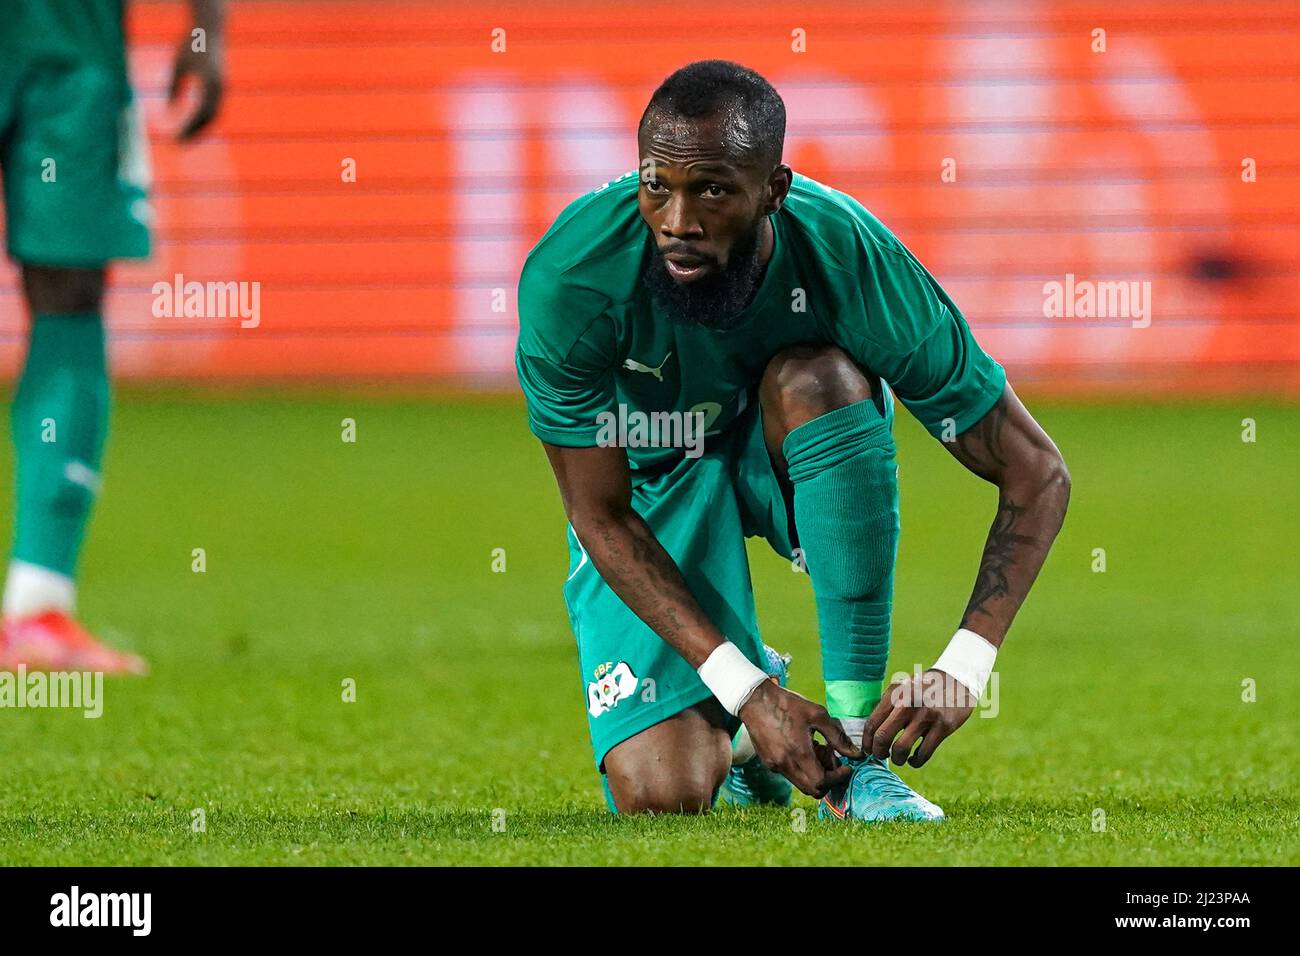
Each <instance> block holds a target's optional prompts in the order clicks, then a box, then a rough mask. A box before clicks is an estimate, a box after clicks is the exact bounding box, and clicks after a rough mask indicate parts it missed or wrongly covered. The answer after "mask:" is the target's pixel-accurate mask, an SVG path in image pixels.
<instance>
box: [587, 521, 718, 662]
mask: <svg viewBox="0 0 1300 956" xmlns="http://www.w3.org/2000/svg"><path fill="white" fill-rule="evenodd" d="M584 533H585V534H587V537H589V538H591V540H590V541H589V542H584V543H585V545H586V547H587V552H588V554H589V555H590V557H591V561H592V563H593V564H594V565H595V566H596V569H597V570H598V571H599V572H600V574H601V577H603V578H604V579H605V581H606V582H607V583H608V584H609V585H610V587H611V588H613V589H614V591H615V593H617V594H618V595H619V597H621V598H622V599H623V603H624V604H626V605H627V606H628V607H629V608H631V609H632V611H633V612H634V613H635V614H636V615H637V616H638V617H639V618H641V620H643V621H645V623H646V624H647V625H649V626H650V627H651V628H652V629H653V630H654V631H655V632H656V633H657V634H659V636H661V637H662V638H663V639H664V640H665V641H667V642H668V643H669V644H670V645H671V646H672V647H674V648H676V649H677V650H678V652H679V653H681V654H682V656H683V657H685V658H686V659H687V661H688V662H690V663H691V665H692V666H694V667H698V666H699V665H700V664H702V663H703V662H704V658H705V657H706V656H707V650H705V651H704V652H703V654H702V655H701V653H699V652H697V651H696V650H695V648H711V647H712V646H715V645H716V640H717V638H718V637H720V636H721V635H716V634H715V633H714V628H713V625H712V624H711V623H710V621H709V620H708V617H707V616H706V615H705V613H704V609H703V608H701V607H700V605H699V602H698V601H696V600H695V597H694V595H692V594H691V591H690V588H688V587H687V585H686V579H685V578H683V577H682V573H681V570H680V569H679V568H678V567H677V564H676V562H675V561H673V559H672V556H671V555H670V554H669V553H668V552H667V551H665V550H664V548H663V545H661V544H660V543H659V541H658V539H657V538H655V536H654V533H653V532H652V531H651V530H650V528H649V526H648V525H647V524H646V523H645V521H644V520H643V519H642V518H641V517H640V516H639V515H636V514H635V513H629V514H627V515H626V516H625V517H624V519H622V520H615V521H607V522H602V523H601V524H599V525H598V526H597V527H596V529H595V533H594V534H591V533H589V532H588V531H586V529H584ZM579 537H580V538H581V537H582V534H580V535H579ZM708 635H713V637H712V639H710V637H709V636H708ZM701 637H703V641H701V640H700V638H701ZM697 657H698V659H696V658H697Z"/></svg>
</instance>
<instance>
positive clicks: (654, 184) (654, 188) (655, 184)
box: [642, 179, 663, 193]
mask: <svg viewBox="0 0 1300 956" xmlns="http://www.w3.org/2000/svg"><path fill="white" fill-rule="evenodd" d="M642 182H644V183H645V190H646V192H648V193H653V192H658V191H659V190H660V189H661V188H662V187H663V183H661V182H660V181H659V180H657V179H645V180H642Z"/></svg>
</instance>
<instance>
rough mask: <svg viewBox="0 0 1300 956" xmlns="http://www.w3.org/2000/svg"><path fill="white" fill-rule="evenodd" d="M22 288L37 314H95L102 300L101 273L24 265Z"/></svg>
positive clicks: (98, 269)
mask: <svg viewBox="0 0 1300 956" xmlns="http://www.w3.org/2000/svg"><path fill="white" fill-rule="evenodd" d="M23 288H24V290H25V291H26V294H27V301H28V303H29V304H30V305H31V309H32V311H33V312H35V313H38V314H40V313H72V314H76V313H89V312H98V311H100V308H101V307H102V304H103V300H104V269H103V267H101V266H94V267H91V268H85V269H83V268H75V267H65V266H36V265H24V266H23Z"/></svg>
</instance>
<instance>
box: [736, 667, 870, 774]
mask: <svg viewBox="0 0 1300 956" xmlns="http://www.w3.org/2000/svg"><path fill="white" fill-rule="evenodd" d="M739 716H740V719H741V721H743V722H744V724H745V726H746V727H747V728H748V729H749V737H750V740H752V741H753V743H754V752H755V753H757V754H758V756H759V759H761V760H762V761H763V765H764V766H765V767H767V768H768V769H769V770H775V771H776V772H777V773H779V774H781V775H782V776H784V777H785V778H786V779H787V780H789V781H790V782H791V783H792V784H794V785H795V786H796V787H798V788H799V789H800V790H802V791H803V792H804V793H806V794H808V796H810V797H817V798H818V799H820V798H821V797H824V796H826V794H827V793H828V792H829V791H830V789H831V788H832V787H834V786H836V785H837V784H840V783H843V782H844V781H846V780H848V779H849V776H850V775H851V774H852V773H853V768H852V767H849V766H848V765H847V764H841V763H840V762H839V761H838V760H837V759H836V758H835V752H836V751H839V752H840V753H842V754H843V755H844V756H846V757H861V756H862V751H861V750H859V749H858V748H857V747H856V746H854V744H853V741H852V740H850V739H849V735H848V734H846V733H845V732H844V728H843V727H841V726H840V724H839V721H837V720H835V719H834V718H832V717H831V715H830V714H828V713H827V712H826V708H825V707H822V706H820V705H818V704H814V703H813V702H812V701H810V700H809V699H808V698H807V697H803V696H801V695H799V694H796V693H794V692H793V691H789V690H786V689H785V688H784V687H782V686H780V685H779V684H777V682H776V681H772V680H765V681H763V683H761V684H759V685H758V687H757V688H755V690H754V693H753V694H751V695H750V698H749V700H747V701H745V706H743V707H741V708H740V715H739ZM813 731H817V732H819V733H820V734H821V735H822V736H823V737H824V738H825V739H826V744H823V743H820V742H818V741H816V740H814V739H813ZM827 744H829V746H827Z"/></svg>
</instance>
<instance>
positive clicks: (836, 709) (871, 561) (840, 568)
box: [783, 399, 899, 718]
mask: <svg viewBox="0 0 1300 956" xmlns="http://www.w3.org/2000/svg"><path fill="white" fill-rule="evenodd" d="M783 448H784V452H785V459H786V461H787V462H788V463H789V465H790V481H791V483H792V484H793V485H794V520H795V526H796V527H797V528H798V532H799V546H800V547H801V548H802V549H803V556H804V560H805V562H806V563H807V566H808V575H809V577H811V578H812V586H813V595H814V597H815V599H816V603H817V626H818V630H819V631H820V633H821V651H822V676H823V678H824V679H825V681H826V709H827V710H829V711H830V713H831V716H833V717H845V718H854V717H865V716H867V715H868V714H870V713H871V710H872V709H873V708H874V707H875V705H876V703H877V701H879V700H880V694H881V683H882V681H883V679H884V676H885V665H886V662H887V660H888V658H889V620H890V612H891V609H892V608H891V601H892V597H893V587H894V559H895V557H896V556H897V553H898V530H899V522H898V477H897V467H896V464H895V454H894V438H893V435H892V434H891V433H890V430H889V425H888V424H887V423H886V421H885V419H884V418H883V417H882V416H881V414H880V412H879V411H877V410H876V406H875V404H874V403H873V402H872V401H871V400H870V399H867V400H865V401H861V402H855V403H854V404H852V405H846V406H845V407H843V408H837V409H835V410H834V411H832V412H828V413H827V414H825V415H822V416H820V417H818V418H814V419H813V420H812V421H810V422H806V423H805V424H803V425H800V426H799V427H798V428H796V429H794V430H793V431H791V432H790V434H789V435H788V436H786V439H785V444H784V446H783Z"/></svg>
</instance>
